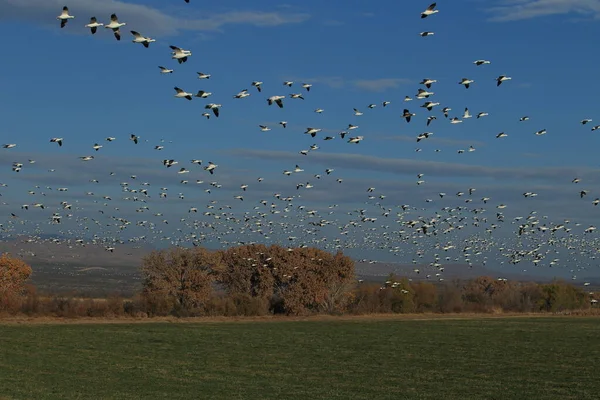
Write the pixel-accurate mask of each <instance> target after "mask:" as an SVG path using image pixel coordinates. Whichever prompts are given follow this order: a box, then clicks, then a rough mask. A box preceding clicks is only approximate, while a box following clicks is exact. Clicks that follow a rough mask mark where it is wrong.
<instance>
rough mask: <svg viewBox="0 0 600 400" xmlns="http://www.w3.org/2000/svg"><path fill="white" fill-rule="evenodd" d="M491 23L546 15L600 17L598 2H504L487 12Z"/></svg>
mask: <svg viewBox="0 0 600 400" xmlns="http://www.w3.org/2000/svg"><path fill="white" fill-rule="evenodd" d="M487 11H488V12H489V13H491V14H492V15H493V16H492V17H491V18H490V20H491V21H498V22H502V21H517V20H523V19H530V18H537V17H543V16H548V15H560V14H579V15H591V16H593V17H594V18H599V17H600V0H504V1H501V2H500V5H498V6H495V7H491V8H489V9H488V10H487Z"/></svg>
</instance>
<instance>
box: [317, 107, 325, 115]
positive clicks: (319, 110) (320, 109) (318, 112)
mask: <svg viewBox="0 0 600 400" xmlns="http://www.w3.org/2000/svg"><path fill="white" fill-rule="evenodd" d="M323 111H325V110H323V109H322V108H317V109H316V110H315V112H316V113H317V114H322V113H323Z"/></svg>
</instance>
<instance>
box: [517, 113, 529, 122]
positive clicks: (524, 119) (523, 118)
mask: <svg viewBox="0 0 600 400" xmlns="http://www.w3.org/2000/svg"><path fill="white" fill-rule="evenodd" d="M528 120H529V117H528V116H527V115H525V116H524V117H521V118H519V121H521V122H523V121H528Z"/></svg>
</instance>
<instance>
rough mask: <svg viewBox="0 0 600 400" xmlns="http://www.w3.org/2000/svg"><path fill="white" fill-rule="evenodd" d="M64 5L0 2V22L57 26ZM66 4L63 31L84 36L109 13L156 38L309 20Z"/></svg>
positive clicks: (116, 3)
mask: <svg viewBox="0 0 600 400" xmlns="http://www.w3.org/2000/svg"><path fill="white" fill-rule="evenodd" d="M63 3H64V2H63V1H62V0H27V1H22V0H0V19H1V18H10V19H12V20H15V19H16V20H22V21H23V20H24V21H30V22H35V23H42V24H52V23H56V20H55V19H54V18H55V17H56V16H57V15H58V14H60V11H61V9H62V7H63V5H64V4H63ZM68 5H69V10H70V12H71V14H72V15H75V17H76V19H75V20H73V21H71V22H70V24H69V26H68V27H67V28H65V29H66V30H67V31H80V32H81V33H86V30H85V29H84V28H83V27H82V26H83V25H84V24H85V23H87V21H88V18H89V17H91V16H96V17H97V18H98V19H99V20H100V21H105V20H108V18H109V16H110V14H112V13H115V14H117V15H118V16H119V19H120V20H121V21H122V22H126V23H127V26H128V27H131V28H132V29H138V30H140V31H142V32H146V34H149V35H159V36H173V35H176V34H178V33H180V32H181V31H219V30H221V29H222V28H223V27H224V26H225V25H234V24H247V25H254V26H259V27H268V26H278V25H284V24H295V23H301V22H304V21H306V20H307V19H309V18H310V15H309V14H306V13H289V12H279V11H271V12H262V11H230V12H224V13H213V14H209V15H208V16H207V17H203V18H193V17H190V16H189V15H190V14H187V15H186V16H177V15H173V14H170V13H167V12H165V11H162V10H160V9H157V8H154V7H151V6H148V5H142V4H133V3H127V2H124V1H120V0H70V1H69V4H68ZM76 21H78V22H76Z"/></svg>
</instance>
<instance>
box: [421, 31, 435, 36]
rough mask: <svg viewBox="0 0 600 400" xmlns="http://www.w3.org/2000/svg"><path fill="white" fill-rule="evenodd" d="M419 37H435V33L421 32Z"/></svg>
mask: <svg viewBox="0 0 600 400" xmlns="http://www.w3.org/2000/svg"><path fill="white" fill-rule="evenodd" d="M419 35H420V36H421V37H427V36H433V35H435V32H428V31H425V32H421V33H419Z"/></svg>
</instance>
